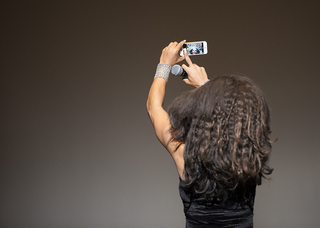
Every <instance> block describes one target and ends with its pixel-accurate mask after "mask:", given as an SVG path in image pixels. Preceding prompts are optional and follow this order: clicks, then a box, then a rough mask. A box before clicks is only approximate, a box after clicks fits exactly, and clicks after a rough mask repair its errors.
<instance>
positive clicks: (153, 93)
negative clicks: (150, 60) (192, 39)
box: [147, 41, 185, 155]
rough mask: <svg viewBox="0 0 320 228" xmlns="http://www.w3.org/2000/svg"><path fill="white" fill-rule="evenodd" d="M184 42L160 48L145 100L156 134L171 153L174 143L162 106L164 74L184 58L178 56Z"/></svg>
mask: <svg viewBox="0 0 320 228" xmlns="http://www.w3.org/2000/svg"><path fill="white" fill-rule="evenodd" d="M184 43H185V41H181V42H180V43H177V42H171V43H170V44H169V45H168V46H167V47H165V48H164V49H163V50H162V54H161V57H160V64H159V65H158V68H157V73H156V76H155V78H154V80H153V83H152V85H151V88H150V91H149V96H148V100H147V110H148V114H149V117H150V119H151V122H152V124H153V127H154V130H155V133H156V136H157V138H158V139H159V141H160V142H161V143H162V145H163V146H164V147H165V148H166V149H167V150H168V151H169V153H170V154H171V155H172V154H173V152H174V151H175V147H176V145H175V143H173V142H170V139H171V134H170V133H169V130H170V127H171V125H170V119H169V115H168V113H167V112H166V111H165V110H164V109H163V106H162V105H163V100H164V96H165V87H166V84H167V79H166V75H165V74H166V73H167V76H169V72H170V69H171V67H172V66H173V65H174V64H176V63H178V62H181V61H182V60H184V58H185V57H180V56H179V51H180V50H181V48H182V46H183V44H184ZM168 69H169V72H165V71H168Z"/></svg>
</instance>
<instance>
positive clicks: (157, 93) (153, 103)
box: [147, 78, 167, 118]
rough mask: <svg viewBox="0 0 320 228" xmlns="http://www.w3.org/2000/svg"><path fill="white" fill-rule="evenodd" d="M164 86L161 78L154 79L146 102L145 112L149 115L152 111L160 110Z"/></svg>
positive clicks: (164, 83)
mask: <svg viewBox="0 0 320 228" xmlns="http://www.w3.org/2000/svg"><path fill="white" fill-rule="evenodd" d="M166 84H167V82H166V80H164V79H163V78H155V79H154V80H153V83H152V85H151V88H150V91H149V95H148V100H147V110H148V113H149V115H152V111H155V110H156V109H158V108H162V105H163V101H164V96H165V88H166ZM150 118H151V116H150Z"/></svg>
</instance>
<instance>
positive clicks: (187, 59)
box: [184, 50, 192, 66]
mask: <svg viewBox="0 0 320 228" xmlns="http://www.w3.org/2000/svg"><path fill="white" fill-rule="evenodd" d="M184 56H185V58H186V61H187V63H188V64H189V66H191V65H192V61H191V59H190V57H189V55H188V53H187V50H184Z"/></svg>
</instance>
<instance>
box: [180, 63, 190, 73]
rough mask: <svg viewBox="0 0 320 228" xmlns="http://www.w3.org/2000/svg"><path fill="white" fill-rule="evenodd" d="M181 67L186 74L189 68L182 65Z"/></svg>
mask: <svg viewBox="0 0 320 228" xmlns="http://www.w3.org/2000/svg"><path fill="white" fill-rule="evenodd" d="M181 67H182V69H184V70H185V71H186V72H187V73H188V71H189V67H188V66H187V65H186V64H182V65H181Z"/></svg>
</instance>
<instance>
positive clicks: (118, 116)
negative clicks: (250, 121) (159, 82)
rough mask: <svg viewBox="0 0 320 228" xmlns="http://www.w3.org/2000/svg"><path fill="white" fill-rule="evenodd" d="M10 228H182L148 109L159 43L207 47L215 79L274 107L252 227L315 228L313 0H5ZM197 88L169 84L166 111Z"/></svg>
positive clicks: (3, 219) (1, 199) (0, 210)
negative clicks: (257, 91) (239, 81)
mask: <svg viewBox="0 0 320 228" xmlns="http://www.w3.org/2000/svg"><path fill="white" fill-rule="evenodd" d="M0 18H1V30H0V34H1V36H0V39H1V50H0V56H1V62H0V73H1V81H0V96H1V100H0V101H1V102H0V105H1V106H0V107H1V109H0V110H1V112H0V113H1V114H0V115H1V120H0V124H1V126H0V134H1V135H0V138H1V141H0V142H1V143H0V149H1V154H0V156H1V157H0V181H1V182H0V205H1V206H0V225H1V227H6V228H9V227H33V228H35V227H112V228H113V227H114V228H116V227H119V228H124V227H140V228H142V227H184V215H183V210H182V205H181V201H180V198H179V195H178V175H177V172H176V170H175V167H174V164H173V161H172V159H171V158H170V156H169V155H168V154H167V152H166V151H165V149H164V148H162V146H161V145H160V143H158V142H157V139H156V137H155V135H154V133H153V128H152V126H151V123H150V121H149V119H148V116H147V113H146V109H145V102H146V98H147V94H148V90H149V86H150V85H151V82H152V79H153V75H154V72H155V68H156V65H157V63H158V61H159V56H160V53H161V50H162V48H164V47H165V46H166V45H167V44H168V43H169V42H170V41H173V40H176V41H180V40H182V39H187V40H189V41H194V40H207V42H208V46H209V54H208V55H207V56H202V57H194V58H193V61H194V62H196V63H197V64H198V65H201V66H204V67H205V68H206V70H207V72H208V74H209V76H210V77H214V76H216V75H220V74H225V73H226V74H231V73H238V74H241V75H247V76H249V77H251V78H252V79H253V80H254V81H255V82H257V83H258V84H259V85H260V87H261V88H262V90H263V91H264V92H265V94H266V97H267V99H268V101H269V103H270V106H271V109H272V129H273V134H272V139H276V138H278V139H279V140H278V142H277V143H275V144H274V149H273V154H272V157H271V162H270V164H271V166H272V167H274V169H275V171H274V174H273V175H272V180H271V181H270V182H268V181H264V183H263V185H262V186H260V187H258V190H257V198H256V205H255V217H254V222H255V227H260V228H264V227H290V228H293V227H318V225H319V223H320V218H319V212H320V210H319V205H320V197H319V194H318V193H319V187H320V181H319V173H320V168H319V161H320V155H319V147H320V142H319V141H320V140H319V127H320V123H319V115H320V107H319V95H320V92H319V88H320V79H319V77H320V75H319V72H320V64H319V60H320V43H319V40H320V26H319V21H320V15H319V3H318V1H222V0H221V1H114V2H109V1H21V2H17V1H1V3H0ZM189 89H191V87H189V86H187V85H185V84H183V83H182V81H181V79H180V78H174V77H173V76H172V77H171V78H170V79H169V83H168V86H167V96H166V101H165V104H164V105H165V107H167V106H168V105H169V103H170V101H172V99H173V98H174V97H175V96H177V95H179V94H180V93H182V92H183V91H186V90H189Z"/></svg>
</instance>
